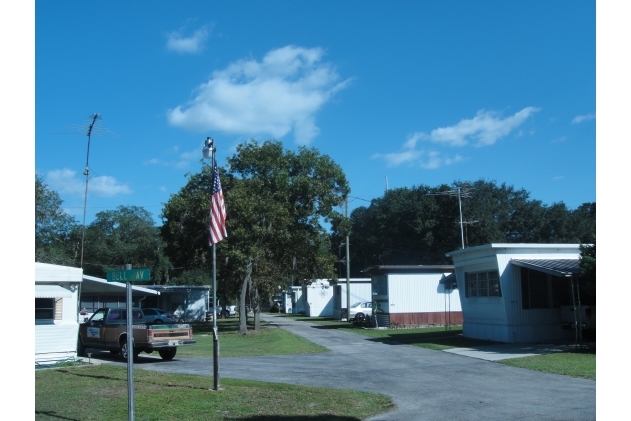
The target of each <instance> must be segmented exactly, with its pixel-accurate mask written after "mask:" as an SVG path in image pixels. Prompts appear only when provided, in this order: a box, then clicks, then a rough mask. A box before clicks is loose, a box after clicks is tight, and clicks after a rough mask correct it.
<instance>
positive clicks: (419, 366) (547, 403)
mask: <svg viewBox="0 0 631 421" xmlns="http://www.w3.org/2000/svg"><path fill="white" fill-rule="evenodd" d="M262 319H264V320H267V321H269V322H271V323H273V324H275V325H276V326H278V327H279V328H283V329H287V330H289V331H290V332H293V333H295V334H297V335H300V336H302V337H304V338H306V339H308V340H310V341H312V342H315V343H317V344H320V345H323V346H325V347H327V348H328V349H330V352H325V353H320V354H310V355H282V356H267V357H235V358H221V359H220V365H219V375H220V379H221V378H234V379H249V380H261V381H267V382H277V383H290V384H301V385H308V386H327V387H336V388H346V389H360V390H366V391H371V392H378V393H383V394H386V395H388V396H391V397H392V398H393V400H394V402H395V403H396V405H397V409H396V410H395V411H393V412H389V413H386V414H382V415H378V416H376V417H374V418H371V421H378V420H384V421H385V420H389V421H393V420H400V421H410V420H502V421H505V420H595V419H596V382H595V381H591V380H583V379H575V378H571V377H567V376H560V375H555V374H546V373H540V372H535V371H530V370H525V369H520V368H515V367H509V366H505V365H502V364H497V363H494V362H491V361H486V360H484V359H478V358H471V357H470V356H465V355H459V354H454V353H448V352H441V351H432V350H428V349H424V348H419V347H415V346H411V345H401V344H396V343H384V342H381V341H376V340H374V339H371V338H367V337H364V336H361V335H357V334H354V333H350V332H343V331H340V330H336V329H327V328H326V327H322V326H318V325H314V324H310V323H305V322H297V321H294V320H291V319H288V318H281V317H276V316H271V315H263V316H262ZM220 340H221V338H220ZM220 344H221V342H220ZM141 355H142V354H141ZM136 367H138V368H141V369H148V370H156V371H162V372H173V373H188V374H197V375H206V376H212V373H213V364H212V357H211V358H185V359H178V358H177V357H176V359H175V360H173V361H169V362H160V363H156V364H137V365H136Z"/></svg>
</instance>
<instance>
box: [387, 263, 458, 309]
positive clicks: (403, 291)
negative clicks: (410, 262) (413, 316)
mask: <svg viewBox="0 0 631 421" xmlns="http://www.w3.org/2000/svg"><path fill="white" fill-rule="evenodd" d="M444 276H445V275H444V274H443V273H424V274H389V275H388V309H383V310H384V311H387V312H388V313H391V314H394V313H430V312H443V311H447V310H449V309H451V311H460V310H461V305H460V297H459V294H458V290H453V291H449V290H448V291H447V293H445V288H444V286H443V285H441V284H440V280H441V279H442V278H443V277H444Z"/></svg>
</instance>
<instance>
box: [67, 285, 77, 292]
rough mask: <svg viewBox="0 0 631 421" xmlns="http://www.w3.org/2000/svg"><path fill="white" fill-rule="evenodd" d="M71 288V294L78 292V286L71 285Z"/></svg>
mask: <svg viewBox="0 0 631 421" xmlns="http://www.w3.org/2000/svg"><path fill="white" fill-rule="evenodd" d="M69 287H70V291H71V292H75V291H76V290H77V284H70V285H69Z"/></svg>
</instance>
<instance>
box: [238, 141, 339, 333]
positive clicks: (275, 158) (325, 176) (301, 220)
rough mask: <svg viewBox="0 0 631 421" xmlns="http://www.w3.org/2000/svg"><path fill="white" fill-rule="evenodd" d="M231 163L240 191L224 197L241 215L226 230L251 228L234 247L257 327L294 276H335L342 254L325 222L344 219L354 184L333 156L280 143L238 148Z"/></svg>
mask: <svg viewBox="0 0 631 421" xmlns="http://www.w3.org/2000/svg"><path fill="white" fill-rule="evenodd" d="M228 166H229V172H230V173H231V174H232V175H233V176H234V178H233V182H234V189H230V190H228V191H227V192H226V201H227V203H229V204H230V209H231V211H230V212H233V213H234V215H235V219H234V220H233V222H231V220H230V219H229V221H228V222H229V223H228V228H229V229H230V228H231V227H233V226H234V225H237V226H239V227H247V231H249V233H248V232H247V231H238V228H237V231H235V233H234V236H233V237H229V238H228V245H229V246H230V247H231V248H233V250H234V251H233V253H237V254H238V255H239V256H240V258H241V259H243V260H242V264H241V265H240V266H241V267H242V268H244V269H243V271H242V275H243V276H242V277H241V280H242V282H241V283H242V287H241V292H242V294H241V297H243V298H244V294H243V290H244V284H245V281H246V280H247V282H248V283H249V284H250V285H251V288H252V289H251V291H252V296H253V298H254V302H253V303H252V304H253V309H254V314H255V320H254V323H255V327H256V326H257V325H258V313H259V310H260V305H261V303H263V302H265V298H266V297H267V298H269V297H271V296H272V295H273V294H274V290H275V288H276V286H278V285H279V283H283V282H286V280H287V279H289V278H291V277H292V276H295V277H296V278H297V279H298V280H299V281H300V282H301V283H308V282H310V281H311V280H312V279H314V278H317V277H326V278H332V277H334V276H335V266H334V264H335V260H336V257H335V254H333V253H331V252H330V251H329V250H330V249H331V247H330V236H329V234H328V232H327V231H326V230H325V228H324V227H323V225H322V222H324V223H334V222H335V223H339V221H340V220H343V219H344V217H343V216H342V215H341V214H340V213H339V212H337V211H336V210H335V208H336V206H338V205H340V204H341V203H342V202H343V200H344V199H345V198H346V196H347V195H348V192H349V187H348V182H347V180H346V177H345V175H344V172H343V171H342V169H341V167H340V166H339V165H337V164H336V163H335V162H333V160H331V158H330V157H328V156H327V155H321V154H320V153H319V152H318V151H317V150H316V149H314V148H311V149H310V148H306V147H301V148H299V149H298V153H294V152H292V151H288V150H284V149H283V146H282V144H281V143H280V142H277V141H267V142H264V143H263V144H261V145H259V144H258V143H257V142H256V141H250V142H248V143H244V144H242V145H239V146H238V147H237V153H236V154H235V155H234V156H232V157H231V158H229V159H228ZM231 215H232V214H231ZM294 263H295V264H294ZM243 298H242V299H241V301H242V302H241V303H240V304H241V305H240V307H241V308H243V307H244V302H243ZM244 328H245V325H241V326H240V332H242V333H245V332H246V331H245V329H244Z"/></svg>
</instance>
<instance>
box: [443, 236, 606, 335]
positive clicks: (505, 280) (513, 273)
mask: <svg viewBox="0 0 631 421" xmlns="http://www.w3.org/2000/svg"><path fill="white" fill-rule="evenodd" d="M446 255H447V256H448V257H451V258H452V259H453V262H454V267H455V273H456V278H457V282H458V289H459V290H460V291H461V295H460V300H461V303H462V311H463V314H464V324H463V334H464V336H466V337H469V338H477V339H486V340H491V341H499V342H509V343H519V342H522V343H523V342H546V341H555V340H570V339H572V338H574V335H575V331H574V330H567V329H566V330H564V329H563V323H562V315H561V307H563V306H571V305H572V304H573V299H574V297H575V296H574V295H573V286H574V285H576V281H575V279H576V277H577V276H578V275H579V274H580V269H579V266H578V262H579V256H580V251H579V244H486V245H482V246H477V247H471V248H466V249H462V250H456V251H452V252H449V253H447V254H446ZM580 298H581V301H582V303H583V304H593V305H594V309H595V304H596V302H595V299H596V297H595V295H593V297H591V296H589V294H585V293H583V295H582V296H581V297H580Z"/></svg>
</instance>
